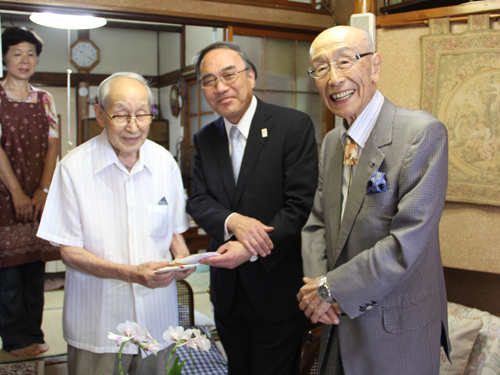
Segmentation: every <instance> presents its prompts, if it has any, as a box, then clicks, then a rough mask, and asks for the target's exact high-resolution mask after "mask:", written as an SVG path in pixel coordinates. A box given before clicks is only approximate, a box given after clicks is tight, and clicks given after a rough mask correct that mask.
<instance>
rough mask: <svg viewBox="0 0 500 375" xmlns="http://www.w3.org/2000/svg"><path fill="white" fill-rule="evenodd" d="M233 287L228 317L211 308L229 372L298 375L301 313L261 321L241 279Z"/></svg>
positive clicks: (251, 374) (235, 373) (255, 374)
mask: <svg viewBox="0 0 500 375" xmlns="http://www.w3.org/2000/svg"><path fill="white" fill-rule="evenodd" d="M235 290H236V292H235V296H234V300H233V301H234V303H233V307H232V310H231V313H230V314H229V316H223V317H222V316H219V315H218V314H217V309H215V311H214V317H215V324H216V325H217V333H218V334H219V337H220V340H221V342H222V345H223V346H224V350H225V351H226V354H227V358H228V371H229V372H228V374H229V375H298V374H299V369H300V356H301V348H302V332H303V330H304V315H303V314H301V315H297V317H296V318H293V319H289V320H285V321H281V322H272V323H271V322H267V321H263V320H262V319H260V318H259V317H258V315H257V313H256V312H255V310H254V308H253V306H252V304H251V302H250V300H249V299H248V296H247V294H246V293H245V291H244V288H243V285H242V284H241V282H238V283H237V286H236V289H235ZM270 308H272V307H270Z"/></svg>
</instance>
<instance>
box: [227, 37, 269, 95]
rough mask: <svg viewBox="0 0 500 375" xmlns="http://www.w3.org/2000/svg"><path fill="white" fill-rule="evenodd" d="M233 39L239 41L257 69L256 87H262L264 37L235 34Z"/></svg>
mask: <svg viewBox="0 0 500 375" xmlns="http://www.w3.org/2000/svg"><path fill="white" fill-rule="evenodd" d="M233 41H234V42H235V43H237V44H238V45H239V46H240V48H241V50H242V51H243V52H245V54H246V55H247V56H248V58H249V59H250V61H251V62H252V63H253V64H254V65H255V68H256V69H257V81H256V82H255V88H262V77H263V74H264V56H263V54H262V51H263V50H264V38H261V37H256V36H243V35H234V36H233Z"/></svg>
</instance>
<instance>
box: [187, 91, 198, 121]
mask: <svg viewBox="0 0 500 375" xmlns="http://www.w3.org/2000/svg"><path fill="white" fill-rule="evenodd" d="M189 113H190V114H194V113H198V85H191V86H189Z"/></svg>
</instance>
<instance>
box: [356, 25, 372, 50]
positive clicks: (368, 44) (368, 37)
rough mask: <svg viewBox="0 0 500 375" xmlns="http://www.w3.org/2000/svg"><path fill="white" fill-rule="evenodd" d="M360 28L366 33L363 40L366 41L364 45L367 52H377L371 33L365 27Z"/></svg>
mask: <svg viewBox="0 0 500 375" xmlns="http://www.w3.org/2000/svg"><path fill="white" fill-rule="evenodd" d="M351 27H354V26H351ZM356 28H357V27H356ZM357 29H359V28H357ZM359 30H361V31H362V32H363V34H364V36H363V42H364V45H365V47H366V51H365V52H375V47H374V45H373V39H372V36H371V34H370V33H369V32H368V31H367V30H365V29H359Z"/></svg>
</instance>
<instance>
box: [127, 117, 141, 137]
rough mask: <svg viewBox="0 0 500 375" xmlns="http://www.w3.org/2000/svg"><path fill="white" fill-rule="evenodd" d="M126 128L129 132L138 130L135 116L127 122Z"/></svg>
mask: <svg viewBox="0 0 500 375" xmlns="http://www.w3.org/2000/svg"><path fill="white" fill-rule="evenodd" d="M127 129H128V131H129V132H130V133H135V132H136V131H137V130H139V125H137V118H136V117H132V118H131V119H130V121H129V123H128V124H127Z"/></svg>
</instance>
